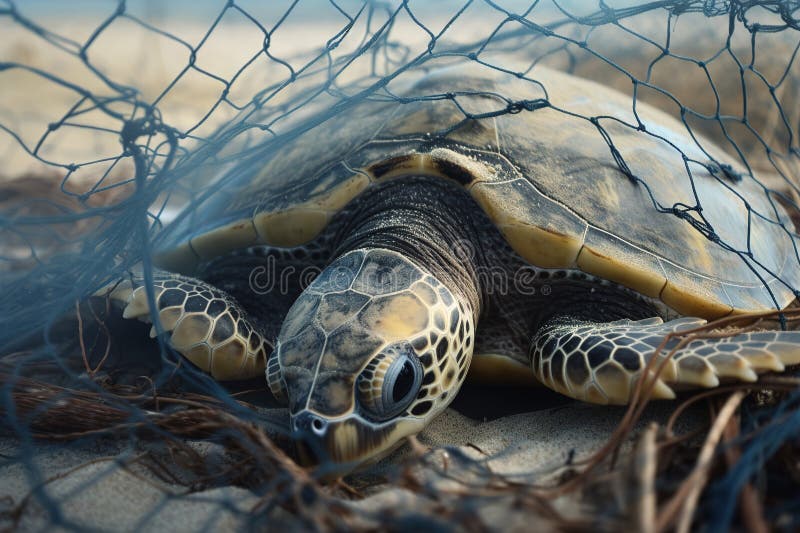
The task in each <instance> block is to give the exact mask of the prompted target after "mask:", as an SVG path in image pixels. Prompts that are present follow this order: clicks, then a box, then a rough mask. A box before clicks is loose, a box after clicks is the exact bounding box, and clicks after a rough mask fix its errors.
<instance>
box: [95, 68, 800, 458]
mask: <svg viewBox="0 0 800 533" xmlns="http://www.w3.org/2000/svg"><path fill="white" fill-rule="evenodd" d="M529 77H531V78H534V79H535V80H536V83H533V82H531V81H529V80H526V79H524V78H523V77H520V76H517V75H513V74H507V73H504V72H499V71H497V70H492V69H488V68H483V67H480V66H477V65H476V66H465V65H457V66H449V67H444V68H441V69H438V70H434V71H430V72H428V73H425V74H424V75H420V76H419V77H418V78H417V79H415V80H414V81H413V83H409V84H408V86H407V87H406V88H405V89H404V90H403V93H402V94H400V96H405V98H396V97H389V96H388V95H387V94H383V95H377V94H376V95H375V96H373V97H371V98H365V99H362V100H361V101H359V102H356V103H354V104H352V105H350V106H349V107H342V108H341V110H339V112H337V113H332V115H333V116H331V117H330V118H328V119H327V120H325V121H322V122H321V123H319V124H317V125H316V126H315V127H309V128H307V129H306V131H305V132H304V133H302V134H301V135H299V136H297V137H296V138H295V139H293V140H292V141H291V142H287V143H286V144H285V145H283V146H282V147H280V148H279V149H278V150H277V151H275V152H274V155H273V156H272V157H270V158H269V159H268V160H264V155H263V154H259V153H258V151H257V150H251V151H249V152H247V153H246V154H245V155H243V156H242V159H241V160H240V161H239V162H238V163H237V164H236V165H235V166H234V167H233V170H232V171H230V172H229V173H228V174H226V175H225V181H224V182H220V183H221V184H220V185H219V186H218V187H217V188H216V189H215V190H214V192H213V194H210V195H208V197H207V198H205V199H204V200H203V201H202V202H201V203H200V204H199V205H193V206H192V208H191V209H190V210H187V212H186V213H184V214H183V216H181V217H179V219H178V220H177V221H176V222H175V223H174V224H173V229H172V230H171V231H168V232H165V233H164V237H163V238H162V239H161V241H160V242H158V243H157V246H156V249H157V251H156V253H155V254H154V262H155V264H156V265H157V266H158V269H157V270H155V271H154V272H153V279H154V285H153V289H154V290H153V292H152V293H151V294H152V295H153V296H154V299H153V300H149V299H148V291H147V290H146V288H145V287H144V284H143V283H142V281H141V278H138V277H129V278H128V279H127V280H126V281H124V282H121V283H118V284H116V285H114V288H113V290H111V289H109V290H108V291H107V292H106V294H107V295H108V296H110V297H111V299H112V301H114V302H117V303H121V304H122V305H124V311H123V316H124V317H125V318H139V319H141V320H145V321H150V320H152V319H153V318H154V317H155V316H157V317H158V319H159V323H160V325H154V326H153V329H152V331H151V335H153V336H155V335H157V334H159V333H163V334H164V335H165V336H166V337H165V339H166V340H168V343H169V345H170V346H171V347H172V348H173V349H174V350H176V351H177V352H179V353H180V354H182V355H183V356H184V357H185V358H186V359H188V360H189V361H191V362H192V363H194V365H196V366H197V367H199V369H201V370H202V371H205V372H208V373H210V374H211V376H213V377H214V378H216V379H219V380H234V379H242V378H252V377H254V376H258V375H262V373H264V372H266V378H267V383H268V387H269V389H270V391H272V393H273V394H274V395H275V396H276V397H277V398H278V399H281V400H283V401H285V402H286V403H287V404H288V406H289V410H290V415H291V428H292V430H293V431H294V432H295V434H296V435H297V436H298V438H300V439H302V441H303V442H305V443H306V444H307V446H308V448H309V449H310V450H311V451H312V452H313V453H314V454H315V455H316V456H317V457H318V458H319V459H324V460H329V461H331V464H334V465H339V467H340V468H341V469H342V471H346V470H348V469H350V468H352V467H354V466H356V465H359V464H361V463H364V462H367V461H369V460H372V459H374V458H377V457H379V456H381V455H383V454H385V453H386V452H388V451H389V450H390V449H392V448H394V447H395V445H397V444H399V443H401V442H402V441H403V440H404V439H403V437H405V436H408V435H412V434H415V433H417V432H419V431H420V430H421V429H422V428H424V427H425V425H426V424H427V423H428V422H430V420H431V419H432V418H433V417H435V416H436V415H437V414H438V413H440V412H441V411H442V410H443V409H444V408H445V407H446V406H447V405H448V404H449V403H450V402H451V401H452V400H453V397H454V396H455V395H456V393H457V392H458V390H459V387H460V386H461V384H462V383H463V382H464V380H465V378H466V376H467V372H468V370H469V369H470V366H472V370H473V373H475V374H476V375H478V376H483V377H485V378H491V379H499V380H516V381H519V380H520V379H522V380H530V381H533V380H534V379H535V380H538V381H539V382H541V383H543V384H544V385H546V386H548V387H550V388H552V389H554V390H555V391H558V392H560V393H563V394H566V395H568V396H571V397H573V398H577V399H580V400H585V401H589V402H596V403H609V404H623V403H625V402H627V401H628V400H629V399H630V396H631V394H632V389H633V387H634V385H635V383H636V380H637V379H639V378H640V377H641V376H642V374H643V373H644V371H645V369H644V367H645V364H646V363H647V362H648V360H649V359H650V358H651V357H652V356H653V352H654V350H655V348H656V347H657V346H658V345H659V344H660V343H661V341H662V338H663V337H664V335H666V334H667V333H669V332H672V331H676V330H681V329H685V328H691V327H694V326H698V325H701V324H704V323H705V321H706V320H708V319H715V318H718V317H723V316H726V315H729V314H731V313H741V312H745V311H756V310H768V309H775V308H783V307H785V306H786V305H788V304H789V303H790V301H791V300H792V299H793V298H794V292H793V290H792V288H793V287H797V286H799V285H798V281H799V279H800V276H799V273H800V268H798V258H797V252H796V248H795V247H796V244H795V242H794V236H793V235H792V232H791V231H789V230H787V229H786V226H785V225H784V222H786V220H788V218H787V216H786V214H785V213H784V211H783V209H782V208H781V207H780V206H779V205H778V204H777V202H776V201H775V199H774V198H772V197H770V195H769V194H768V193H767V192H765V190H764V189H763V188H762V187H760V186H759V185H758V183H757V182H756V181H755V179H754V178H753V177H751V176H749V175H747V173H746V172H744V170H742V169H741V168H739V167H737V165H735V164H734V163H732V162H730V161H726V160H725V156H724V155H722V153H723V152H722V151H721V150H719V149H718V148H716V147H714V146H712V145H711V144H710V143H708V142H706V141H704V140H702V139H698V140H697V141H698V142H695V140H693V139H692V138H691V137H690V136H689V135H687V134H685V133H681V132H682V131H685V128H684V126H683V124H681V123H679V122H677V121H675V120H673V119H671V118H670V117H669V116H667V115H665V114H663V113H662V112H660V111H657V110H655V109H653V108H651V107H648V106H646V105H643V104H639V106H638V108H635V109H636V112H637V113H639V116H644V115H646V116H647V117H648V122H647V125H646V126H645V125H644V124H642V125H641V126H640V127H632V126H630V125H626V124H624V123H623V122H622V120H623V119H624V120H628V121H629V123H632V124H636V119H635V118H634V115H633V114H632V106H631V99H630V98H629V97H627V96H624V95H622V94H621V93H618V92H615V91H613V90H611V89H608V88H605V87H603V86H601V85H598V84H595V83H593V82H591V81H587V80H582V79H579V78H576V77H572V76H569V75H567V74H563V73H559V72H556V71H551V70H547V69H545V68H536V69H535V70H533V71H532V73H531V74H529ZM395 96H397V95H396V94H395ZM700 146H702V149H701V148H700ZM697 205H699V206H700V207H701V209H692V206H697ZM742 250H744V251H745V252H741V251H742ZM747 250H750V252H751V253H750V254H748V253H746V251H747ZM148 301H151V302H157V304H156V305H157V307H158V312H157V315H156V313H152V312H151V310H150V305H149V304H148ZM122 305H120V307H122ZM674 345H675V342H673V343H672V344H670V345H668V346H667V350H666V351H669V349H670V348H671V347H672V346H674ZM796 363H800V333H796V332H788V331H761V332H750V333H746V334H740V335H737V336H734V337H732V338H717V339H699V340H695V341H693V342H691V343H690V344H687V345H685V346H683V347H682V348H680V349H679V350H677V352H676V353H675V355H674V358H673V359H672V360H671V361H670V362H668V363H667V364H666V365H665V366H664V368H663V372H662V373H661V374H660V377H659V378H658V380H657V381H656V384H655V388H654V391H653V394H654V396H655V397H657V398H671V397H673V396H674V393H673V390H674V389H675V388H676V387H677V388H685V387H714V386H716V385H718V384H719V382H720V379H729V380H730V379H732V380H741V381H753V380H755V379H756V377H757V374H758V373H759V372H764V371H777V370H782V369H783V368H784V365H788V364H796ZM487 401H488V400H487Z"/></svg>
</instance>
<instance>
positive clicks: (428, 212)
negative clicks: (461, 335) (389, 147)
mask: <svg viewBox="0 0 800 533" xmlns="http://www.w3.org/2000/svg"><path fill="white" fill-rule="evenodd" d="M470 204H471V205H470ZM345 211H346V213H342V214H341V216H342V217H343V222H344V223H343V224H342V225H341V226H340V227H339V228H338V230H337V232H336V236H335V243H336V246H335V250H336V251H335V253H334V257H340V256H341V255H343V254H345V253H347V252H349V251H351V250H357V249H372V248H383V249H388V250H392V251H395V252H398V253H401V254H403V255H404V256H405V257H407V258H408V259H410V260H411V261H413V262H415V263H416V264H417V265H419V266H420V267H422V268H424V269H426V270H427V271H429V272H430V273H431V274H433V275H434V276H435V277H436V278H438V279H439V280H440V281H441V282H442V283H444V284H446V285H447V286H448V288H449V289H450V290H451V291H453V292H454V293H455V294H459V295H461V296H463V297H464V298H465V301H467V302H469V303H470V304H471V306H472V309H473V312H474V314H475V316H476V317H477V316H478V315H479V314H480V311H481V306H482V303H483V302H482V296H481V293H482V291H481V290H480V287H479V286H478V275H477V272H478V267H479V265H480V264H481V261H482V258H483V252H482V250H481V246H480V242H479V239H478V235H479V232H478V231H477V229H478V225H479V224H480V223H481V222H483V223H485V221H484V220H482V219H481V220H476V219H477V218H480V217H481V216H482V217H483V218H486V216H485V215H484V213H483V211H482V210H481V209H480V207H478V205H477V204H475V201H474V200H473V199H472V197H471V196H470V195H469V193H468V192H466V191H465V190H464V189H463V188H461V187H459V186H458V185H456V184H453V183H450V182H449V181H447V180H443V179H441V178H437V177H433V178H431V177H409V178H402V179H394V180H392V181H387V182H385V183H382V184H380V185H378V186H377V187H375V188H371V189H369V190H368V191H367V192H366V193H365V194H364V195H362V196H361V197H359V198H358V199H357V200H356V201H355V202H353V205H352V206H350V207H349V208H348V209H346V210H345Z"/></svg>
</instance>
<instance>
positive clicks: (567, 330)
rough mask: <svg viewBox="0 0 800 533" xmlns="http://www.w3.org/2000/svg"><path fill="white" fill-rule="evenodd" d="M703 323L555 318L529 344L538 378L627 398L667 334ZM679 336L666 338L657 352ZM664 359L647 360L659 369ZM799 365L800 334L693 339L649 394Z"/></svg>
mask: <svg viewBox="0 0 800 533" xmlns="http://www.w3.org/2000/svg"><path fill="white" fill-rule="evenodd" d="M704 324H705V320H703V319H699V318H680V319H677V320H672V321H670V322H666V323H665V322H663V321H662V320H661V319H660V318H650V319H645V320H638V321H633V320H617V321H614V322H605V323H603V322H589V321H582V320H569V319H564V318H561V319H557V320H554V321H552V322H550V323H548V324H546V325H545V326H544V327H542V328H541V329H540V330H539V331H538V332H537V334H536V336H535V337H534V339H533V342H532V343H531V349H530V350H531V351H530V356H531V364H532V366H533V372H534V374H535V375H536V378H537V379H538V380H539V381H541V382H542V383H544V384H545V385H547V386H548V387H550V388H551V389H553V390H555V391H558V392H560V393H562V394H566V395H568V396H571V397H573V398H576V399H579V400H584V401H588V402H593V403H602V404H607V403H609V404H624V403H627V402H628V401H629V400H630V396H631V394H633V391H634V388H635V386H636V381H637V380H638V379H639V378H640V377H641V375H642V372H643V370H644V368H645V366H646V365H647V364H648V362H649V360H650V359H651V358H652V357H653V356H654V354H655V352H656V350H657V349H658V348H659V346H661V344H662V342H663V341H664V338H665V336H666V335H668V334H669V333H672V332H675V331H682V330H687V329H692V328H695V327H698V326H702V325H704ZM680 341H681V339H680V338H671V339H669V340H668V341H667V342H666V344H665V345H664V346H663V349H662V350H661V351H660V352H659V354H658V357H659V358H660V359H661V358H666V357H667V356H668V355H669V354H670V352H672V351H673V350H674V349H675V348H676V347H677V346H678V344H679V342H680ZM661 363H662V361H655V362H654V364H652V365H650V369H651V372H652V370H655V369H657V368H658V367H659V366H660V365H661ZM798 363H800V332H796V331H758V332H750V333H742V334H739V335H734V336H730V337H720V338H698V339H695V340H692V341H691V342H689V343H687V344H685V345H683V346H681V347H680V348H678V349H677V350H675V353H674V355H672V357H671V358H670V359H669V360H668V361H667V362H666V363H665V364H664V367H663V370H662V371H661V373H660V374H659V377H658V379H657V380H656V382H655V386H654V388H653V397H654V398H667V399H669V398H674V396H675V395H674V392H673V390H672V386H677V387H680V388H699V387H716V386H717V385H719V383H720V378H722V379H726V380H733V381H744V382H753V381H756V379H757V374H758V373H761V372H767V371H781V370H783V368H784V366H785V365H794V364H798Z"/></svg>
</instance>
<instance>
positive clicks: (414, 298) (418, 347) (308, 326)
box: [267, 249, 474, 473]
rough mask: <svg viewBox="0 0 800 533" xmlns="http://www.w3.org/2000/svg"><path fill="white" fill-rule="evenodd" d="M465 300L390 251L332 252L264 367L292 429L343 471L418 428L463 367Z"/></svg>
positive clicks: (468, 349)
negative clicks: (334, 256) (331, 258)
mask: <svg viewBox="0 0 800 533" xmlns="http://www.w3.org/2000/svg"><path fill="white" fill-rule="evenodd" d="M468 309H469V307H468V304H467V303H466V302H464V301H461V300H460V299H459V298H458V297H456V295H455V294H454V293H453V292H451V291H450V290H449V289H448V288H447V287H446V286H445V285H444V284H442V283H441V282H440V281H439V280H437V279H436V278H435V277H434V276H432V275H430V274H429V273H428V272H426V271H425V270H423V269H422V268H420V267H419V266H417V265H416V264H414V263H412V262H411V261H409V260H408V259H407V258H405V257H404V256H403V255H401V254H399V253H397V252H393V251H389V250H384V249H370V250H354V251H351V252H349V253H347V254H345V255H343V256H341V257H339V258H338V259H337V260H336V261H334V262H333V263H332V264H330V265H329V266H328V268H326V269H325V270H324V271H323V272H321V273H320V275H319V276H318V277H317V278H316V279H315V280H314V281H313V282H312V283H311V284H310V285H309V286H308V287H307V288H306V289H305V291H304V292H303V293H302V294H301V296H300V297H299V298H298V299H297V300H296V301H295V303H294V305H293V306H292V308H291V309H290V310H289V313H288V314H287V316H286V319H285V320H284V323H283V327H282V328H281V332H280V334H279V336H278V342H277V344H276V347H275V353H274V355H273V357H271V358H270V363H269V365H268V368H267V380H268V382H269V385H270V389H271V390H272V391H273V393H274V394H275V395H276V396H279V397H283V398H285V399H286V401H287V403H288V405H289V409H290V414H291V424H292V430H293V432H294V436H295V437H296V438H298V439H299V440H301V441H302V442H304V443H305V445H306V446H305V447H306V448H307V449H309V450H310V451H311V452H312V453H313V455H314V456H316V458H317V459H318V460H319V461H320V463H323V464H325V465H327V466H329V467H331V468H332V469H333V470H334V471H335V472H336V473H343V472H346V471H348V470H351V469H353V468H355V467H356V466H358V465H359V464H362V463H365V462H371V461H372V460H375V459H378V458H380V457H381V456H383V455H385V454H386V453H388V452H389V451H391V450H392V449H393V448H394V447H395V446H396V445H398V444H400V443H402V442H403V438H404V437H406V436H408V435H413V434H415V433H417V432H419V431H420V430H421V429H422V428H423V427H424V426H425V425H426V424H427V423H428V422H429V421H430V420H431V419H432V418H433V417H434V416H436V415H437V414H438V413H439V412H441V411H442V410H443V409H444V408H445V407H446V406H447V404H449V403H450V401H451V400H452V399H453V397H454V396H455V394H456V392H457V391H458V388H459V387H460V385H461V383H462V382H463V380H464V376H465V375H466V372H467V367H468V365H469V362H470V358H471V354H472V346H473V341H472V339H473V335H474V327H473V316H472V313H471V311H469V310H468Z"/></svg>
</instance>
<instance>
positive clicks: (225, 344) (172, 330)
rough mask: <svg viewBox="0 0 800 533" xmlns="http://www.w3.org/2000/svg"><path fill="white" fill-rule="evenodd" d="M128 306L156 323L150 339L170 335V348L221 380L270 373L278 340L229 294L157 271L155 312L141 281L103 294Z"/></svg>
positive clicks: (128, 313)
mask: <svg viewBox="0 0 800 533" xmlns="http://www.w3.org/2000/svg"><path fill="white" fill-rule="evenodd" d="M95 296H100V297H102V296H106V297H108V298H110V299H111V301H112V302H115V303H117V304H121V305H122V306H123V310H122V316H123V318H126V319H132V318H136V319H139V320H141V321H144V322H147V323H151V324H152V323H153V319H154V318H155V317H156V316H157V317H158V322H159V325H158V326H157V325H156V324H153V327H152V328H151V330H150V336H151V337H155V336H156V335H157V334H158V333H160V332H161V333H164V334H166V335H168V342H169V344H170V346H171V347H172V348H173V349H174V350H175V351H177V352H178V353H180V354H181V355H183V356H184V357H185V358H186V359H188V360H189V361H191V362H192V363H194V364H195V365H196V366H197V367H198V368H200V369H201V370H203V371H204V372H208V373H209V374H211V376H212V377H214V378H215V379H219V380H239V379H251V378H255V377H260V376H263V375H264V370H265V367H266V361H267V358H268V357H269V354H270V353H271V352H272V348H273V345H272V341H271V339H269V338H268V337H267V336H266V335H265V333H264V332H263V331H261V330H260V328H259V327H258V326H256V325H255V324H254V323H253V321H252V320H251V319H250V317H249V316H248V314H247V313H246V312H245V311H244V310H243V309H242V308H241V307H240V306H239V304H238V303H237V302H236V301H235V300H234V299H233V298H232V297H231V296H229V295H228V294H226V293H225V292H223V291H221V290H219V289H217V288H215V287H213V286H211V285H209V284H207V283H205V282H203V281H201V280H198V279H195V278H190V277H187V276H181V275H177V274H172V273H168V272H163V271H159V270H154V271H153V297H154V301H155V303H156V306H157V307H158V311H157V314H156V313H153V312H152V311H151V309H150V305H149V304H148V295H147V290H146V288H145V286H144V284H143V280H142V279H141V278H132V279H126V280H123V281H121V282H119V283H117V284H116V285H114V286H112V287H109V288H107V289H105V290H101V291H100V292H98V293H97V294H96V295H95Z"/></svg>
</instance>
